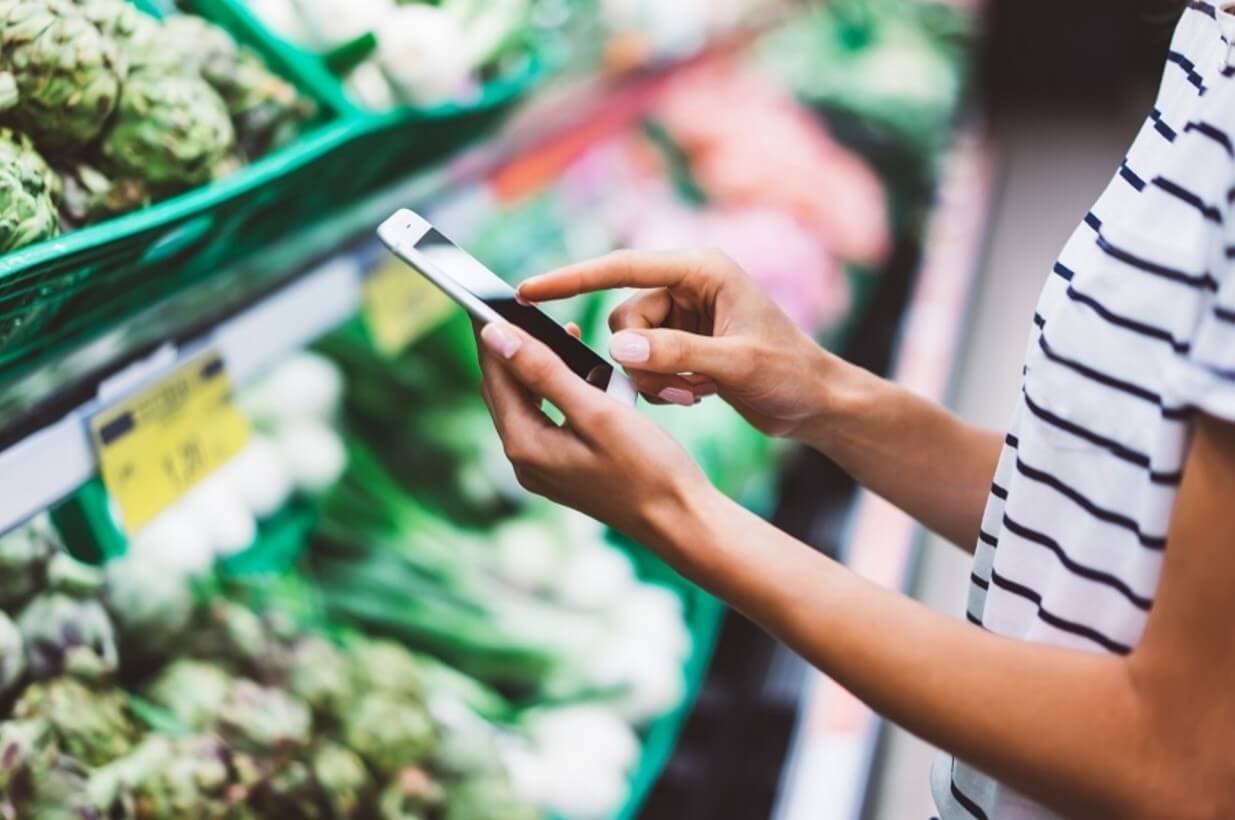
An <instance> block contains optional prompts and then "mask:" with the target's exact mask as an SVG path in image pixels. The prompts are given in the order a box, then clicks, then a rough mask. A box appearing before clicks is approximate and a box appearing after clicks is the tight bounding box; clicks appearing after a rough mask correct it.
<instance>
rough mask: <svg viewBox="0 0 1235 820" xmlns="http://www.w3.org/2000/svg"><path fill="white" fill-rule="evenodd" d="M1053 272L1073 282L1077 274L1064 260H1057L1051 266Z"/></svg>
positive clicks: (1066, 280)
mask: <svg viewBox="0 0 1235 820" xmlns="http://www.w3.org/2000/svg"><path fill="white" fill-rule="evenodd" d="M1051 273H1053V274H1055V275H1056V276H1058V277H1059V278H1060V279H1063V280H1064V281H1065V282H1071V281H1072V277H1074V276H1076V272H1075V271H1073V270H1072V269H1071V268H1069V267H1068V266H1067V265H1065V264H1064V263H1062V262H1056V263H1055V264H1054V266H1052V267H1051Z"/></svg>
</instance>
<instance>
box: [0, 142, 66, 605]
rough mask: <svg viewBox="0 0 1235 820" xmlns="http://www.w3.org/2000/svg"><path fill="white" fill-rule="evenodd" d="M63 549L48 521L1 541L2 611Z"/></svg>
mask: <svg viewBox="0 0 1235 820" xmlns="http://www.w3.org/2000/svg"><path fill="white" fill-rule="evenodd" d="M3 133H5V132H4V130H3V129H0V135H2V134H3ZM8 133H11V132H8ZM3 150H4V149H3V147H0V152H2V151H3ZM0 238H2V237H0ZM59 549H60V539H59V538H58V537H57V536H56V533H55V530H53V529H52V527H51V523H50V522H49V521H48V520H47V519H46V518H45V517H38V518H35V519H32V520H31V521H29V522H27V523H25V524H23V525H22V526H20V527H18V528H17V529H15V530H13V531H12V532H10V533H7V534H6V535H4V536H3V537H0V609H4V610H7V611H8V612H15V611H16V610H17V609H19V608H20V607H21V606H22V605H23V604H25V603H26V602H27V601H28V600H29V599H30V598H31V597H33V596H34V594H35V593H36V592H38V591H39V590H40V589H42V588H43V585H44V584H45V583H46V582H47V564H48V562H50V561H51V558H52V556H53V555H55V554H56V552H57V551H58V550H59Z"/></svg>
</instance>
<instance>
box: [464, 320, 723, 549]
mask: <svg viewBox="0 0 1235 820" xmlns="http://www.w3.org/2000/svg"><path fill="white" fill-rule="evenodd" d="M477 346H478V348H479V351H480V364H481V369H482V370H483V371H484V382H483V384H482V392H483V393H484V397H485V403H486V404H488V405H489V411H490V412H491V413H492V414H493V420H494V422H495V423H496V425H497V431H498V434H499V435H500V436H501V438H502V444H503V447H504V448H505V451H506V455H507V457H508V458H510V461H511V463H512V464H513V465H514V468H515V474H516V475H517V476H518V478H519V483H520V484H522V485H523V486H524V487H526V488H527V489H528V490H531V491H532V492H534V493H537V494H538V495H543V496H545V497H547V498H549V499H551V500H553V501H556V502H558V503H560V504H565V505H566V506H568V507H573V508H575V509H577V510H579V511H581V512H583V513H586V514H588V515H590V516H592V517H593V518H596V519H598V520H600V521H603V522H605V523H606V524H609V525H611V526H613V527H614V528H616V529H617V530H619V531H621V532H623V533H625V534H627V535H629V536H631V537H632V538H635V539H637V540H639V541H640V542H641V543H644V544H646V545H647V546H649V547H653V548H658V549H661V550H663V549H667V548H668V547H669V546H670V541H671V533H672V532H673V531H674V530H675V529H676V528H678V527H681V526H683V525H684V524H685V522H686V520H687V519H688V518H689V514H690V513H691V512H692V511H694V510H695V509H696V508H697V507H698V506H699V505H700V504H701V503H702V502H703V500H704V499H705V498H706V497H707V495H708V494H709V493H711V492H714V490H713V488H712V486H711V485H710V484H709V483H708V480H707V478H706V477H705V476H704V474H703V471H702V470H700V469H699V467H698V465H697V464H695V462H694V461H693V460H692V459H691V458H690V456H689V455H687V453H686V451H685V450H683V449H682V448H681V446H679V445H678V443H677V442H675V441H674V440H673V439H672V438H671V437H670V436H669V435H668V434H667V433H665V431H663V430H661V429H660V428H659V427H657V426H656V425H655V424H654V423H652V421H651V420H650V419H648V418H646V417H644V416H643V415H641V414H640V413H639V412H638V411H636V410H635V409H634V408H633V407H628V406H626V405H624V404H622V403H620V402H618V401H617V400H615V399H613V398H611V397H609V396H607V395H605V394H604V393H603V392H602V391H600V390H598V389H597V388H595V387H593V386H592V385H590V384H588V383H587V382H585V381H584V380H583V379H581V378H579V377H578V376H577V375H575V374H574V372H572V371H571V370H570V369H569V368H568V367H567V366H566V364H565V363H564V362H563V361H562V360H561V359H560V358H558V356H557V355H556V354H554V353H553V352H552V351H551V350H550V349H549V348H548V347H546V346H545V345H544V344H542V343H541V342H539V341H537V340H536V339H534V338H532V337H531V336H529V335H528V334H527V333H525V332H523V331H522V330H521V329H519V328H517V327H515V326H514V325H511V324H507V323H499V322H493V323H490V324H488V325H485V326H484V327H483V328H482V329H481V331H480V333H479V339H478V345H477ZM542 399H544V400H547V401H549V402H551V403H552V404H553V405H554V406H555V407H557V408H558V410H560V411H561V412H562V414H563V415H564V416H565V419H566V421H565V423H564V424H562V425H560V426H559V425H557V424H555V423H554V422H553V421H552V420H551V419H550V418H549V417H548V416H546V415H545V414H544V412H542V411H541V409H540V402H541V400H542Z"/></svg>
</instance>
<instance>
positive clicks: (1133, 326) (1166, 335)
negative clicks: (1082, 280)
mask: <svg viewBox="0 0 1235 820" xmlns="http://www.w3.org/2000/svg"><path fill="white" fill-rule="evenodd" d="M1067 296H1068V298H1069V299H1071V300H1072V301H1073V302H1077V303H1078V304H1082V305H1084V306H1085V307H1087V308H1089V309H1090V310H1092V311H1093V312H1094V313H1096V314H1098V316H1100V317H1101V318H1103V319H1105V320H1106V321H1108V322H1110V323H1111V324H1113V325H1115V326H1116V327H1122V328H1124V329H1125V330H1130V331H1132V332H1133V333H1138V334H1140V335H1142V336H1148V337H1149V338H1151V339H1157V340H1159V341H1162V342H1166V343H1167V344H1169V345H1170V346H1171V347H1172V348H1173V349H1174V350H1175V352H1176V353H1181V354H1184V353H1187V352H1188V351H1189V350H1191V349H1192V343H1191V342H1184V341H1180V340H1178V339H1176V338H1175V336H1174V335H1173V334H1172V333H1171V332H1170V331H1168V330H1164V329H1163V328H1160V327H1154V326H1153V325H1147V324H1145V323H1144V322H1138V321H1137V320H1135V319H1129V318H1128V317H1126V316H1121V315H1119V314H1118V313H1115V312H1114V311H1112V310H1110V309H1109V308H1107V307H1106V306H1105V305H1103V304H1102V303H1101V302H1099V301H1098V300H1097V299H1095V298H1093V297H1092V296H1090V295H1088V294H1086V293H1081V292H1080V291H1079V290H1077V289H1076V286H1075V285H1069V286H1068V290H1067Z"/></svg>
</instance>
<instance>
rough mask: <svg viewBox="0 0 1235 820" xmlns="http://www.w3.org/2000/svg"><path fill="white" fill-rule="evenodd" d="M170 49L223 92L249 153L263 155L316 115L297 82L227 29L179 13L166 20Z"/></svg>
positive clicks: (167, 45)
mask: <svg viewBox="0 0 1235 820" xmlns="http://www.w3.org/2000/svg"><path fill="white" fill-rule="evenodd" d="M162 39H163V42H164V43H165V48H166V49H167V51H168V52H170V53H173V54H176V55H177V57H178V58H179V59H181V60H183V61H185V62H187V64H188V66H189V67H191V68H192V69H194V70H195V71H197V72H198V73H199V74H200V75H201V76H202V78H203V79H205V80H206V82H208V83H210V85H211V86H212V87H213V88H214V90H215V91H217V92H219V96H220V97H222V98H223V101H224V102H225V103H226V104H227V111H228V114H230V115H231V117H232V122H233V124H234V125H235V126H236V135H237V140H238V142H239V143H240V145H241V147H242V148H243V149H244V153H245V155H246V156H247V157H249V158H250V159H251V158H254V157H258V156H261V155H262V154H264V153H266V152H267V151H269V150H270V149H271V148H275V147H278V146H279V145H282V144H283V143H285V142H287V141H288V140H289V138H290V137H292V136H294V135H295V132H296V130H297V128H298V126H299V125H300V123H302V122H304V121H305V120H306V119H308V118H309V117H310V116H311V115H312V114H313V109H314V106H313V104H312V103H311V102H309V101H308V100H307V99H305V98H304V97H302V96H301V95H300V94H299V93H298V92H297V91H296V88H295V86H293V85H292V84H291V83H289V82H287V81H286V80H284V79H283V78H282V77H280V76H278V75H277V74H275V73H273V72H271V71H270V70H269V69H268V68H266V66H265V64H264V63H263V62H262V61H261V59H260V58H259V57H258V56H257V55H256V54H254V53H253V52H251V51H249V50H248V49H246V48H242V47H241V46H239V45H237V43H236V41H235V40H233V39H232V36H231V35H230V34H229V33H227V31H225V30H224V29H222V28H220V27H218V26H216V25H214V24H212V23H209V22H207V21H206V20H203V19H202V18H200V17H195V16H193V15H191V14H179V15H176V16H174V17H171V18H169V19H168V20H167V22H166V23H164V25H163V37H162Z"/></svg>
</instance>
